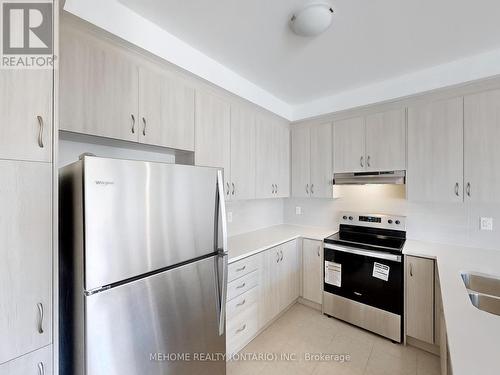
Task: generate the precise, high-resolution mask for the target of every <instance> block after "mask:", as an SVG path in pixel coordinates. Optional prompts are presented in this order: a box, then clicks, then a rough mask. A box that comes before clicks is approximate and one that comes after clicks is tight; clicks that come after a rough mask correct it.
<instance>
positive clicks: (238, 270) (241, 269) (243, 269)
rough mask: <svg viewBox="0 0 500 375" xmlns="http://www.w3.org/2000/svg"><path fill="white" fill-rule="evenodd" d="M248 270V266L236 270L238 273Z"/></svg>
mask: <svg viewBox="0 0 500 375" xmlns="http://www.w3.org/2000/svg"><path fill="white" fill-rule="evenodd" d="M246 268H247V266H246V265H245V266H243V267H240V268H237V269H236V272H241V271H245V269H246Z"/></svg>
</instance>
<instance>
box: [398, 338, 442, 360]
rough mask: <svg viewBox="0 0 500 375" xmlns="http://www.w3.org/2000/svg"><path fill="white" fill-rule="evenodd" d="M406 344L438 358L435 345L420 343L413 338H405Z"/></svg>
mask: <svg viewBox="0 0 500 375" xmlns="http://www.w3.org/2000/svg"><path fill="white" fill-rule="evenodd" d="M406 344H407V345H410V346H414V347H415V348H418V349H421V350H424V351H426V352H429V353H432V354H434V355H437V356H438V357H439V356H440V350H439V346H438V345H435V344H429V343H428V342H424V341H420V340H419V339H416V338H414V337H410V336H406Z"/></svg>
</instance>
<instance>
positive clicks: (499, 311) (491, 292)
mask: <svg viewBox="0 0 500 375" xmlns="http://www.w3.org/2000/svg"><path fill="white" fill-rule="evenodd" d="M462 280H463V281H464V284H465V287H466V288H467V292H468V294H469V298H470V300H471V302H472V304H473V305H474V306H475V307H476V308H478V309H479V310H483V311H486V312H489V313H491V314H495V315H499V316H500V278H498V277H495V276H489V275H484V274H480V273H476V272H464V273H462Z"/></svg>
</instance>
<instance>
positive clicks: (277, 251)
mask: <svg viewBox="0 0 500 375" xmlns="http://www.w3.org/2000/svg"><path fill="white" fill-rule="evenodd" d="M279 261H280V252H279V250H276V263H279Z"/></svg>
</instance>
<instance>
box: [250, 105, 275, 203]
mask: <svg viewBox="0 0 500 375" xmlns="http://www.w3.org/2000/svg"><path fill="white" fill-rule="evenodd" d="M273 138H274V131H273V126H272V122H271V121H270V120H269V118H268V117H267V116H264V115H261V114H258V115H257V116H256V147H255V153H256V166H255V183H256V185H255V194H256V198H274V196H275V194H274V191H275V189H274V184H275V183H276V182H275V180H276V179H275V173H276V170H277V166H276V163H277V160H278V152H277V146H276V145H275V144H274V143H273Z"/></svg>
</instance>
